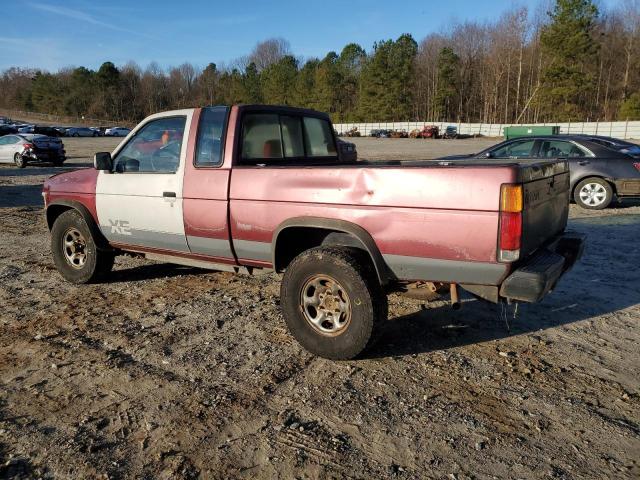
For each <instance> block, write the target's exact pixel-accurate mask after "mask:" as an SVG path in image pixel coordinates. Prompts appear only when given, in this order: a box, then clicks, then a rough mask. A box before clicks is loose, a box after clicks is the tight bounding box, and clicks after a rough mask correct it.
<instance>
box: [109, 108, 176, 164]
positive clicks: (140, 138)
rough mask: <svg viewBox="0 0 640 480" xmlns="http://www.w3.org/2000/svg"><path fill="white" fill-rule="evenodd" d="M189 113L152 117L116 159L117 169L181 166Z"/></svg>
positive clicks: (114, 162)
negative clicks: (186, 115) (178, 115)
mask: <svg viewBox="0 0 640 480" xmlns="http://www.w3.org/2000/svg"><path fill="white" fill-rule="evenodd" d="M185 123H186V117H184V116H181V117H167V118H159V119H157V120H152V121H151V122H149V123H147V124H146V125H145V126H144V127H142V129H140V130H139V131H138V132H137V133H136V134H135V136H133V137H132V138H131V139H130V140H129V142H128V143H127V144H126V145H125V147H124V148H123V149H122V150H120V152H119V153H118V154H117V155H116V158H115V159H114V161H113V165H114V171H115V172H117V173H135V172H138V173H175V172H176V171H177V170H178V167H179V166H180V154H181V152H182V139H183V137H184V129H185Z"/></svg>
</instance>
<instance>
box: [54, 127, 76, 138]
mask: <svg viewBox="0 0 640 480" xmlns="http://www.w3.org/2000/svg"><path fill="white" fill-rule="evenodd" d="M53 128H55V129H56V130H57V131H58V133H59V134H60V135H59V136H61V137H66V136H67V131H68V130H69V129H70V128H73V127H61V126H55V127H53Z"/></svg>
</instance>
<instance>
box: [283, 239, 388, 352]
mask: <svg viewBox="0 0 640 480" xmlns="http://www.w3.org/2000/svg"><path fill="white" fill-rule="evenodd" d="M280 302H281V304H282V311H283V315H284V318H285V321H286V323H287V326H288V327H289V331H290V332H291V334H292V335H293V336H294V337H295V338H296V340H298V342H299V343H300V344H301V345H302V346H303V347H304V348H305V349H306V350H308V351H309V352H311V353H313V354H314V355H318V356H320V357H324V358H328V359H332V360H348V359H350V358H354V357H356V356H357V355H359V354H360V353H361V352H362V351H363V350H365V349H366V348H368V347H369V346H371V345H372V344H373V342H374V341H375V339H376V337H377V333H378V332H379V330H380V327H381V324H382V322H383V321H384V320H386V318H387V313H388V306H387V297H386V295H385V293H384V291H383V290H382V287H381V286H380V284H379V283H378V279H377V277H376V274H375V271H374V269H373V266H372V265H371V262H370V260H369V258H368V257H367V256H366V255H364V254H362V255H361V254H360V253H359V252H358V251H354V250H348V249H340V248H312V249H310V250H307V251H305V252H303V253H301V254H300V255H298V256H297V257H296V258H295V259H294V260H293V261H292V262H291V264H289V266H288V267H287V270H286V272H285V274H284V277H283V279H282V285H281V288H280Z"/></svg>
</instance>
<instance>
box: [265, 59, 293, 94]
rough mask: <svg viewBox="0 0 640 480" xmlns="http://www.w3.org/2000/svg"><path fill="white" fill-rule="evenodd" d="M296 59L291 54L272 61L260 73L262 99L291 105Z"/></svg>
mask: <svg viewBox="0 0 640 480" xmlns="http://www.w3.org/2000/svg"><path fill="white" fill-rule="evenodd" d="M297 73H298V61H297V60H296V59H295V58H294V57H293V56H291V55H286V56H284V57H282V58H281V59H280V60H279V61H277V62H275V63H272V64H271V65H269V66H268V67H267V68H265V69H264V70H263V71H262V73H261V74H260V78H261V84H262V91H263V95H264V100H265V102H267V103H272V104H276V105H292V104H293V103H294V100H295V97H294V88H295V81H296V75H297Z"/></svg>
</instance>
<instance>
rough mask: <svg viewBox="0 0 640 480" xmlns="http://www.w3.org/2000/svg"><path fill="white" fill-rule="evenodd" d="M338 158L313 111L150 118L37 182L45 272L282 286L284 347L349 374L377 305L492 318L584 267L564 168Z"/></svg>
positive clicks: (211, 111)
mask: <svg viewBox="0 0 640 480" xmlns="http://www.w3.org/2000/svg"><path fill="white" fill-rule="evenodd" d="M167 131H168V132H174V133H173V134H171V135H169V138H166V136H165V135H164V132H167ZM163 137H165V138H164V139H163ZM146 139H148V140H149V141H147V140H146ZM158 139H160V141H158ZM165 140H166V141H165ZM149 142H155V143H154V144H153V148H147V147H149V146H150V145H151V144H150V143H149ZM141 145H145V147H144V148H140V146H141ZM343 148H346V147H345V144H340V143H338V142H337V141H336V137H335V133H334V130H333V128H332V126H331V122H330V121H329V117H328V116H327V115H325V114H323V113H319V112H315V111H312V110H305V109H297V108H288V107H275V106H264V105H242V106H233V107H208V108H193V109H186V110H177V111H172V112H165V113H160V114H156V115H152V116H150V117H148V118H147V119H145V120H144V121H142V122H141V123H140V124H139V125H138V126H137V127H136V128H135V130H134V131H133V133H132V134H131V135H130V137H129V140H128V141H127V142H125V143H123V144H121V145H119V146H118V147H117V148H116V150H114V151H113V152H112V153H98V154H96V155H95V158H94V164H95V168H94V169H84V170H77V171H75V172H69V173H63V174H60V175H57V176H53V177H51V178H49V179H47V180H46V182H45V184H44V195H43V196H44V201H45V207H46V218H47V224H48V225H49V228H50V230H51V250H52V254H53V259H54V262H55V264H56V266H57V268H58V270H59V271H60V273H61V274H62V276H63V277H64V278H65V279H67V280H68V281H70V282H74V283H85V282H90V281H93V280H95V279H97V278H99V277H101V276H102V277H104V276H106V274H107V273H108V272H109V271H110V270H111V267H112V266H113V261H114V257H115V256H116V255H119V254H122V253H125V252H129V253H137V254H141V255H144V256H146V257H147V258H149V259H152V260H157V261H163V262H173V263H176V264H182V265H191V266H197V267H203V268H210V269H214V270H225V271H231V272H237V273H246V274H253V273H256V272H257V271H269V270H274V271H276V272H284V275H283V277H282V285H281V305H282V310H283V314H284V318H285V320H286V322H287V325H288V326H289V329H290V331H291V333H292V334H293V335H294V336H295V338H296V339H297V340H298V341H299V342H300V343H301V344H302V345H303V346H304V347H305V348H306V349H308V350H309V351H310V352H312V353H314V354H317V355H321V356H324V357H327V358H332V359H346V358H352V357H355V356H357V355H358V354H359V353H360V352H362V351H363V349H365V348H367V347H368V346H369V345H370V344H371V342H372V341H373V339H374V338H375V337H376V331H377V330H378V329H379V328H380V327H381V325H382V323H383V322H384V320H385V319H386V317H387V296H386V295H387V293H389V292H392V291H400V290H412V289H414V290H415V288H414V287H422V286H429V287H431V289H440V290H442V287H443V286H445V287H446V289H447V290H448V291H450V293H451V299H452V302H454V303H456V302H457V298H458V287H462V288H464V289H465V290H467V291H469V292H471V293H472V294H474V295H476V296H477V297H479V298H482V299H485V300H487V301H490V302H499V301H504V300H508V301H522V302H536V301H539V300H541V299H542V298H543V297H544V296H545V295H546V294H547V293H548V292H549V291H550V290H551V289H552V288H553V287H554V286H555V284H556V283H557V281H558V280H559V278H560V277H561V276H562V274H563V273H564V272H565V271H566V270H567V269H568V268H570V267H571V266H572V265H573V263H574V262H575V261H576V260H577V259H578V258H579V257H580V255H581V252H582V248H583V240H582V238H581V237H579V236H575V235H571V234H568V233H566V232H565V227H566V224H567V216H568V203H569V172H568V167H567V163H566V162H564V161H557V160H548V159H538V160H536V159H533V160H526V161H520V162H514V161H511V160H505V161H502V162H498V161H495V160H490V161H488V160H461V161H446V162H442V161H433V162H411V161H401V160H392V161H388V162H375V163H366V162H356V161H353V160H352V159H351V158H347V156H345V155H344V153H343V152H342V149H343ZM418 290H424V289H421V288H418Z"/></svg>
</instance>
